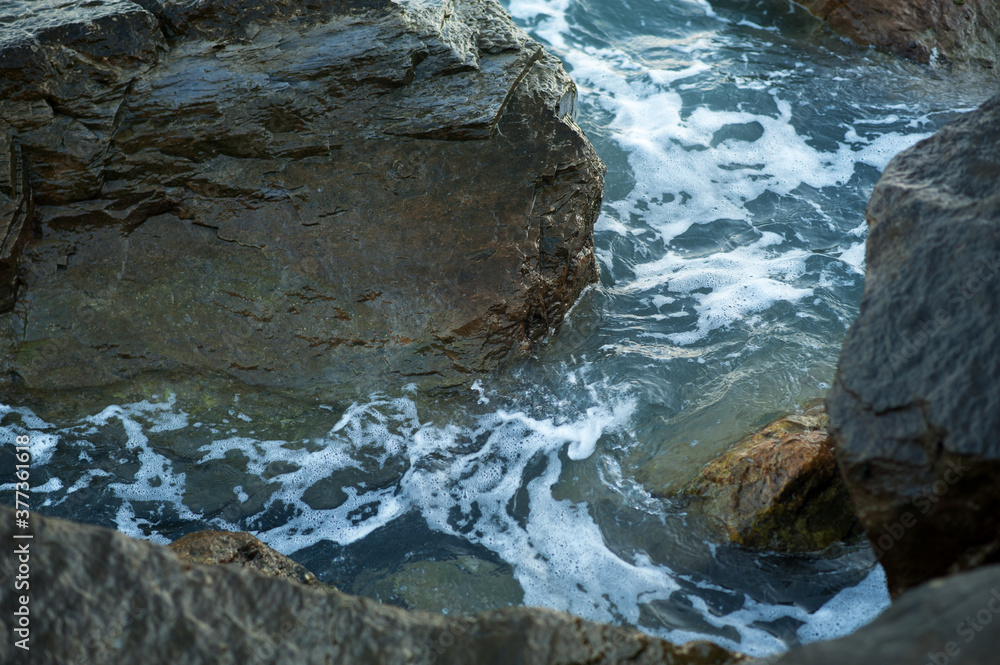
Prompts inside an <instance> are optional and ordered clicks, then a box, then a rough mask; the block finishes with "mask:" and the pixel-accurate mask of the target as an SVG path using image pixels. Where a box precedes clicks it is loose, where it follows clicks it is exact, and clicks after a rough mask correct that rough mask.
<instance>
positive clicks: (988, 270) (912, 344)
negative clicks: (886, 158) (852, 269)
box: [827, 97, 1000, 594]
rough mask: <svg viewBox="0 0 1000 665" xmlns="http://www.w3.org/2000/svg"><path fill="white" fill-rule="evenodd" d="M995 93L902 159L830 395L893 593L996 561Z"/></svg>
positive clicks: (887, 191)
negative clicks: (985, 101) (855, 317)
mask: <svg viewBox="0 0 1000 665" xmlns="http://www.w3.org/2000/svg"><path fill="white" fill-rule="evenodd" d="M998 127H1000V97H998V98H994V99H993V100H991V101H989V102H987V103H985V104H984V105H983V106H981V107H980V108H979V109H978V110H976V111H973V112H972V113H969V114H967V115H965V116H963V117H962V118H960V119H959V120H957V121H955V122H953V123H951V124H949V125H946V126H945V127H944V128H942V129H941V130H940V131H939V132H938V133H937V134H935V135H934V136H932V137H931V138H929V139H927V140H925V141H921V142H920V143H918V144H917V145H915V146H913V147H912V148H910V149H908V150H906V151H904V152H902V153H900V154H899V155H897V156H896V157H895V158H894V159H893V160H892V162H890V163H889V166H888V167H887V168H886V169H885V171H884V173H883V174H882V177H881V179H880V180H879V182H878V184H877V185H876V187H875V191H874V192H873V194H872V197H871V200H870V201H869V204H868V209H867V213H866V215H867V218H868V226H869V237H868V247H867V255H866V262H867V273H866V279H865V290H864V296H863V298H862V301H861V312H860V314H859V316H858V319H857V321H856V322H855V323H854V325H853V326H852V327H851V329H850V331H849V332H848V334H847V338H846V340H845V342H844V347H843V350H842V352H841V356H840V361H839V363H838V371H837V378H836V381H835V383H834V386H833V389H832V391H831V393H830V396H829V398H828V402H827V405H828V410H829V415H830V429H831V433H832V434H833V436H834V440H835V444H836V454H837V462H838V464H839V466H840V469H841V472H842V475H843V477H844V481H845V483H846V484H847V488H848V491H849V493H850V495H851V499H852V501H853V503H854V506H855V509H856V511H857V513H858V517H859V519H860V520H861V522H862V524H863V525H864V527H865V528H866V530H867V532H868V536H869V539H870V540H871V541H872V543H873V545H874V546H875V547H876V552H878V553H879V554H880V555H881V561H882V564H883V565H884V566H885V570H886V574H887V577H888V581H889V588H890V591H891V592H892V593H894V594H897V593H899V592H900V591H903V590H905V589H907V588H909V587H912V586H914V585H916V584H919V583H920V582H922V581H924V580H926V579H928V578H931V577H936V576H939V575H945V574H950V573H954V572H956V571H959V570H963V569H967V568H974V567H976V566H979V565H982V564H985V563H995V562H1000V187H998V185H1000V132H998V131H997V128H998Z"/></svg>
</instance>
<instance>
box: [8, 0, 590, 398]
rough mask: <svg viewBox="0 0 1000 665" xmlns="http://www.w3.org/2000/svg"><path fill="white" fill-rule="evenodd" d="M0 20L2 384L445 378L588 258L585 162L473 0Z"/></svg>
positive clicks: (529, 336)
mask: <svg viewBox="0 0 1000 665" xmlns="http://www.w3.org/2000/svg"><path fill="white" fill-rule="evenodd" d="M0 25H2V26H3V29H2V30H0V71H2V72H3V74H2V76H0V136H3V135H6V136H8V137H10V138H9V139H8V140H7V143H5V144H2V145H0V148H2V147H3V146H5V145H14V144H16V145H18V146H20V148H19V149H20V151H21V153H22V154H23V156H24V162H25V163H26V165H27V173H28V174H29V180H30V183H31V185H32V186H33V187H34V201H35V226H36V228H37V232H38V233H37V235H38V237H34V238H31V239H30V240H29V241H28V243H27V246H26V247H25V248H24V253H23V257H22V259H21V262H20V271H19V280H20V283H21V293H20V295H19V297H18V298H19V303H20V304H21V305H22V306H20V307H17V308H16V311H15V312H12V313H10V314H6V315H3V316H2V317H0V365H2V367H0V369H3V370H6V377H7V379H8V380H14V381H16V382H17V383H18V384H20V385H23V386H25V387H27V388H37V389H49V388H70V387H79V386H100V385H107V384H111V383H113V382H116V381H121V380H129V379H132V378H133V377H135V376H137V375H138V374H139V373H142V372H148V371H187V370H191V371H205V372H210V373H215V374H221V375H228V376H231V377H235V378H237V379H240V380H242V381H244V382H246V383H251V384H257V385H266V386H273V387H283V388H290V389H310V390H311V389H319V388H325V387H328V386H339V385H345V384H348V383H350V384H351V385H353V386H356V387H357V388H358V389H359V390H362V391H364V390H370V389H372V388H375V387H379V388H384V387H385V386H386V383H387V382H392V381H396V382H397V383H399V384H402V383H407V382H427V383H431V384H434V385H447V384H451V383H457V382H462V381H464V380H465V379H466V378H467V377H468V376H469V375H470V373H472V372H476V371H480V370H487V369H490V368H493V367H495V366H497V365H498V364H499V363H500V362H501V361H502V360H503V359H504V358H506V357H509V356H510V355H511V354H512V353H517V352H518V351H519V350H523V349H525V348H527V347H528V346H529V345H530V343H531V342H532V341H533V340H535V339H537V338H538V337H539V336H541V335H543V334H545V333H547V332H548V331H549V330H550V329H551V328H552V327H553V326H555V325H557V324H558V322H559V321H560V319H561V318H562V317H563V315H564V314H565V312H566V311H567V310H568V308H569V307H570V306H571V305H572V303H573V302H574V301H575V299H576V298H577V296H578V295H579V293H580V292H581V290H582V289H583V288H584V287H585V286H586V285H587V284H588V283H589V282H591V281H593V279H594V278H595V275H596V272H595V271H596V267H595V266H596V264H595V261H594V254H593V240H592V227H593V222H594V219H595V218H596V215H597V214H598V210H599V207H600V200H601V193H602V186H603V169H604V167H603V164H602V163H601V161H600V160H599V158H598V157H597V155H596V153H595V152H594V151H593V149H592V147H591V146H590V144H589V143H588V142H587V140H586V139H585V137H584V136H583V134H582V133H581V131H580V129H579V128H578V127H577V125H576V124H575V123H574V122H573V119H572V115H573V106H574V99H575V88H574V85H573V83H572V81H571V80H570V79H569V77H568V76H567V75H566V73H565V71H564V70H563V68H562V66H561V65H560V63H559V61H558V60H557V59H556V58H554V57H553V56H551V55H549V54H547V53H546V52H545V51H544V50H543V49H542V47H541V46H540V45H539V44H537V43H536V42H534V41H532V40H531V39H529V38H528V36H527V35H526V34H525V33H524V32H523V31H521V30H520V29H519V28H517V27H516V26H515V25H514V24H513V22H512V21H511V19H510V17H509V16H508V15H507V14H506V12H505V11H504V10H503V9H502V8H501V7H500V6H499V5H498V4H497V3H496V2H495V0H419V1H410V2H399V3H396V2H390V1H387V0H316V1H314V2H308V3H302V2H297V1H292V0H280V1H278V2H274V1H272V0H239V1H236V2H233V1H232V0H204V1H200V2H190V1H186V0H136V2H132V1H130V0H97V1H91V0H71V1H66V0H58V1H57V0H38V1H36V0H32V1H31V2H27V1H23V0H22V1H18V2H8V3H5V4H4V6H3V7H2V8H0ZM7 180H9V178H7ZM2 189H3V182H0V190H2ZM7 189H8V190H10V186H8V187H7ZM19 237H20V236H19ZM8 263H10V262H8ZM0 273H2V263H0ZM0 277H2V274H0ZM8 282H9V280H8ZM0 288H3V287H0ZM8 292H9V289H8ZM0 295H2V293H0Z"/></svg>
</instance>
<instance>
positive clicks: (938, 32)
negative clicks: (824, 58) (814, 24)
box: [796, 0, 1000, 73]
mask: <svg viewBox="0 0 1000 665" xmlns="http://www.w3.org/2000/svg"><path fill="white" fill-rule="evenodd" d="M796 2H798V3H799V4H800V5H802V6H804V7H805V8H806V9H808V10H809V11H810V12H811V13H813V14H814V15H816V16H818V17H819V18H821V19H823V20H825V21H826V22H827V23H828V24H829V25H830V27H831V28H833V29H834V30H836V31H837V32H839V33H840V34H842V35H844V36H845V37H849V38H850V39H852V40H853V41H855V42H857V43H858V44H861V45H864V46H874V47H876V48H878V49H880V50H882V51H887V52H889V53H892V54H894V55H898V56H901V57H904V58H909V59H910V60H916V61H917V62H920V63H923V64H925V65H926V64H953V63H954V64H960V65H972V66H973V67H975V68H977V69H982V70H987V71H997V70H996V69H995V68H997V67H1000V4H998V3H997V2H996V0H847V1H846V2H845V0H796ZM997 73H1000V72H997Z"/></svg>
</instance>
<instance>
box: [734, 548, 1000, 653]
mask: <svg viewBox="0 0 1000 665" xmlns="http://www.w3.org/2000/svg"><path fill="white" fill-rule="evenodd" d="M997 644H1000V566H987V567H985V568H982V569H980V570H976V571H973V572H969V573H963V574H961V575H954V576H952V577H948V578H945V579H939V580H934V581H932V582H928V583H926V584H923V585H921V586H919V587H917V588H915V589H912V590H910V591H907V592H906V593H904V594H903V595H902V596H900V597H899V598H897V599H896V600H895V602H893V604H892V605H891V606H890V607H889V609H887V610H886V611H885V612H884V613H883V614H882V615H881V616H879V617H878V618H877V619H875V620H874V621H873V622H872V623H870V624H868V625H867V626H865V627H863V628H861V629H860V630H858V631H857V632H856V633H853V634H852V635H848V636H847V637H842V638H839V639H836V640H830V641H829V642H818V643H815V644H810V645H807V646H804V647H801V648H798V649H793V650H792V651H790V652H788V653H787V654H785V655H784V656H782V657H779V658H773V659H768V660H767V661H766V662H767V663H772V664H773V665H844V664H845V663H879V664H880V665H994V663H996V662H997ZM753 662H757V661H753ZM763 662H765V661H762V663H761V665H763Z"/></svg>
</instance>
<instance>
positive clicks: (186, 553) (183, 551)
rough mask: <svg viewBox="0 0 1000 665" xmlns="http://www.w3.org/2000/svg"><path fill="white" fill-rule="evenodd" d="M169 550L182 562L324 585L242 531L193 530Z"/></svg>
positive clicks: (307, 584) (304, 569)
mask: <svg viewBox="0 0 1000 665" xmlns="http://www.w3.org/2000/svg"><path fill="white" fill-rule="evenodd" d="M167 547H168V549H169V550H170V551H171V552H173V553H174V554H176V555H177V558H179V559H180V560H182V561H187V562H188V563H197V564H216V565H231V566H239V567H241V568H252V569H253V570H256V571H258V572H260V573H262V574H264V575H268V576H270V577H278V578H281V579H286V580H294V581H296V582H300V583H302V584H305V585H306V586H320V587H322V586H323V584H322V582H320V581H319V580H318V579H316V576H315V575H313V574H312V573H310V572H309V571H308V570H306V568H305V566H302V565H300V564H298V563H295V562H294V561H292V560H291V559H289V558H288V557H287V556H285V555H284V554H281V553H280V552H275V551H274V550H273V549H271V548H270V547H268V546H267V545H265V544H264V543H262V542H260V540H258V539H257V538H256V537H255V536H253V535H252V534H249V533H244V532H241V531H196V532H194V533H189V534H187V535H186V536H183V537H181V538H178V539H177V540H175V541H174V542H172V543H170V544H169V545H168V546H167Z"/></svg>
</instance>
